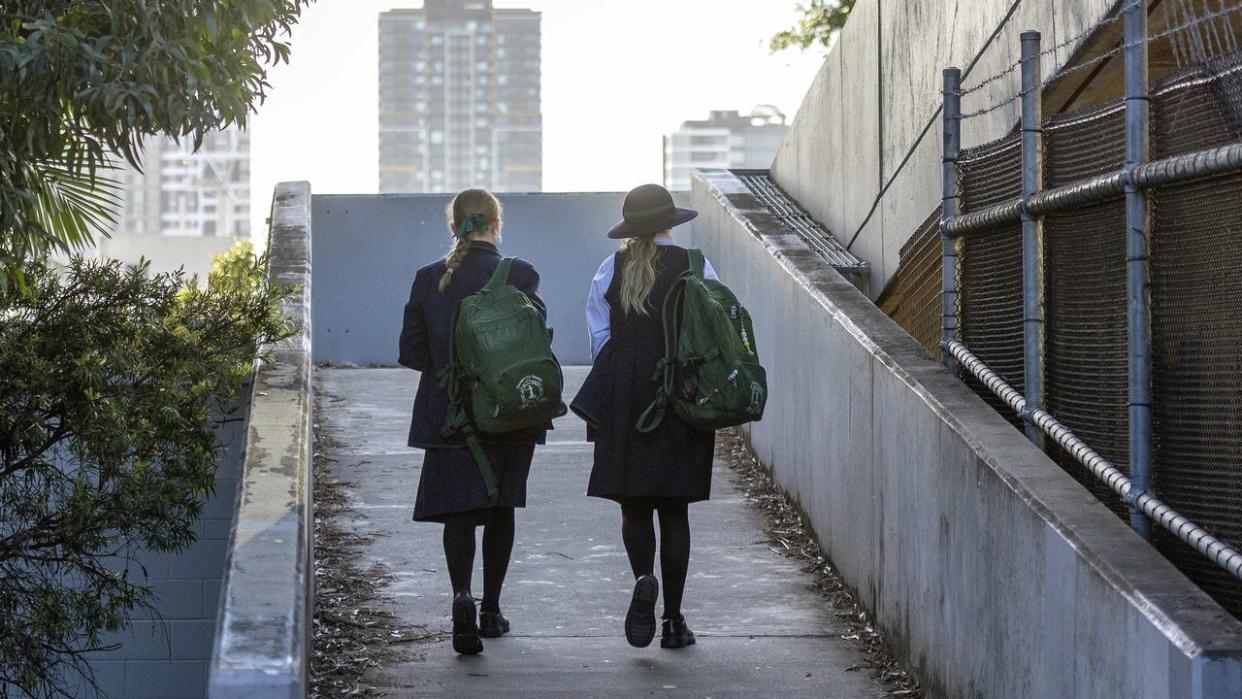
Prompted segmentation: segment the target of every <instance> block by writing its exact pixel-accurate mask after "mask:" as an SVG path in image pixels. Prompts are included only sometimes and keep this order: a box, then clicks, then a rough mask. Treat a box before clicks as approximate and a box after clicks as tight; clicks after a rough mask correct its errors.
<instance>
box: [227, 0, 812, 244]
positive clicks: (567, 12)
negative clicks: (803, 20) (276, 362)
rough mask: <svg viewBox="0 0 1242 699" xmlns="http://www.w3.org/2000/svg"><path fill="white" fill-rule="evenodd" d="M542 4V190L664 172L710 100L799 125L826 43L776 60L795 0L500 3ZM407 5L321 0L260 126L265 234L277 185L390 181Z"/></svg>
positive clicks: (303, 26)
mask: <svg viewBox="0 0 1242 699" xmlns="http://www.w3.org/2000/svg"><path fill="white" fill-rule="evenodd" d="M495 4H496V6H497V7H527V8H531V9H534V10H538V11H541V12H542V13H543V117H544V121H543V148H544V150H543V172H544V190H545V191H549V192H554V191H565V192H573V191H622V190H627V189H629V188H631V187H633V186H635V185H638V184H642V183H644V182H659V181H660V180H661V147H662V146H661V136H662V135H663V134H665V133H668V132H670V131H673V130H675V129H676V128H677V126H678V125H679V124H680V123H681V122H682V121H685V120H687V119H702V118H706V116H707V112H708V111H709V110H712V109H737V110H741V111H743V112H748V111H749V110H750V109H751V108H752V107H754V106H755V105H758V104H774V105H776V106H777V107H779V108H781V109H782V110H785V111H786V112H787V113H788V115H789V118H790V119H791V120H792V118H793V115H794V113H795V112H796V111H797V108H798V105H799V104H801V101H802V97H803V95H804V93H805V92H806V90H807V88H809V87H810V84H811V80H812V79H813V78H814V76H815V73H816V72H817V71H818V69H819V67H820V65H821V63H822V61H823V56H822V52H820V51H817V50H811V51H809V52H806V53H801V52H798V51H796V50H795V51H785V52H782V53H780V54H776V55H773V54H771V53H770V52H769V51H768V48H767V42H768V39H769V38H770V37H771V35H772V34H774V33H775V32H777V31H779V30H781V29H784V28H786V27H788V26H790V25H792V24H793V22H794V19H795V14H794V8H795V5H796V4H797V3H796V0H625V1H624V2H621V1H619V0H496V3H495ZM421 5H422V3H421V1H418V2H401V0H383V1H379V0H318V1H317V2H316V3H314V4H313V5H311V6H310V7H309V8H308V9H306V10H305V12H304V13H303V15H302V19H301V22H300V23H299V24H298V26H297V28H296V29H295V31H294V34H293V39H292V42H293V58H292V62H291V63H290V64H289V65H282V66H280V67H278V68H276V69H275V70H273V71H272V73H271V75H270V79H271V82H272V90H271V94H270V96H269V98H268V100H267V103H266V104H264V105H263V106H261V107H260V108H259V112H258V114H257V115H255V116H254V117H253V120H252V122H251V134H252V146H251V147H252V162H251V169H252V181H251V183H252V187H253V201H252V208H253V212H254V216H253V219H254V224H255V229H254V230H255V232H256V233H260V232H261V231H262V230H263V228H262V227H261V224H262V222H263V220H264V218H266V216H267V212H268V207H269V204H270V198H271V191H272V187H273V186H274V185H275V183H276V182H279V181H281V180H310V181H311V184H312V186H313V188H314V191H315V192H318V193H369V192H375V191H376V189H377V188H378V174H377V164H376V158H377V156H376V151H377V148H378V145H377V143H378V133H377V120H378V117H377V102H378V96H377V92H378V87H377V81H378V77H377V76H378V59H377V51H378V49H377V44H376V42H377V36H376V34H377V23H378V16H379V13H380V12H382V11H384V10H389V9H393V8H396V7H419V6H421Z"/></svg>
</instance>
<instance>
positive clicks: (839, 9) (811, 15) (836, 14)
mask: <svg viewBox="0 0 1242 699" xmlns="http://www.w3.org/2000/svg"><path fill="white" fill-rule="evenodd" d="M854 2H855V0H810V2H809V3H801V2H800V3H798V14H799V15H800V19H799V20H798V24H797V26H794V27H793V28H791V29H786V30H785V31H783V32H779V33H777V34H776V36H773V37H772V41H771V43H770V44H769V46H770V47H771V49H772V50H773V51H783V50H785V49H788V48H793V47H797V48H800V49H802V50H804V51H805V50H806V49H808V48H810V47H811V46H820V47H823V48H824V50H827V49H829V48H831V47H832V41H833V38H834V37H836V35H837V32H839V31H841V29H842V28H844V27H845V23H846V22H847V21H848V20H849V18H850V12H851V11H852V10H853V9H854Z"/></svg>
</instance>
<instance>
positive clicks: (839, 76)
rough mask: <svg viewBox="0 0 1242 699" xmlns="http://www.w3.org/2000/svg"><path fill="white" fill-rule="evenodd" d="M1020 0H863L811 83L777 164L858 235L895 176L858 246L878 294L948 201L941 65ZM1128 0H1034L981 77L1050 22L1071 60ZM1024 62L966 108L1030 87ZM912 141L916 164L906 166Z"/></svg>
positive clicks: (996, 118) (981, 134) (982, 134)
mask: <svg viewBox="0 0 1242 699" xmlns="http://www.w3.org/2000/svg"><path fill="white" fill-rule="evenodd" d="M1012 4H1013V3H1012V2H1010V0H858V4H857V5H855V7H854V10H853V13H852V14H851V16H850V21H849V23H848V24H847V25H846V27H845V30H844V31H843V32H842V33H841V36H840V39H839V40H838V42H837V45H836V47H835V48H834V49H833V50H832V52H831V53H830V54H829V56H828V59H827V60H826V61H825V62H824V67H823V69H821V71H820V73H819V75H818V76H817V77H816V79H815V82H814V84H813V85H812V86H811V88H810V90H809V91H808V92H807V95H806V98H805V100H804V101H803V103H802V107H801V109H799V111H798V114H797V116H796V117H795V119H794V121H793V126H792V127H791V128H790V130H789V133H788V135H787V136H786V137H785V141H784V142H783V143H782V144H781V149H780V152H779V153H778V155H777V157H776V162H775V163H774V164H773V166H772V176H773V178H774V179H775V180H776V181H777V182H778V183H780V185H781V187H782V188H784V189H785V191H787V192H789V194H790V195H792V196H793V197H794V198H795V199H797V200H798V201H799V202H800V203H801V204H802V205H803V206H804V207H805V208H806V209H807V210H808V211H810V212H811V214H812V215H813V216H815V218H816V219H818V220H819V221H820V222H821V223H823V224H824V225H826V226H827V227H828V228H829V230H831V231H833V232H834V233H835V234H836V235H837V237H838V238H840V239H841V240H842V242H844V243H849V241H850V239H851V238H852V237H853V235H854V234H855V232H857V231H859V228H860V226H862V225H863V222H864V221H867V220H868V213H869V212H870V211H871V209H872V204H873V202H874V201H875V200H876V197H877V195H878V194H879V192H880V191H881V189H882V188H883V185H884V184H885V183H887V182H889V181H890V180H892V181H893V182H892V186H891V187H890V188H889V190H888V193H887V195H886V196H885V197H884V198H883V199H882V201H881V203H880V205H879V206H878V207H877V208H876V210H875V212H874V214H872V215H871V217H870V220H869V221H868V223H867V225H866V227H865V228H862V231H861V234H860V235H859V236H858V239H857V242H855V243H854V245H853V247H852V248H851V251H852V252H854V253H855V254H857V255H859V256H860V257H862V258H864V259H866V260H868V261H869V262H871V264H872V279H871V292H872V294H873V295H874V296H878V295H879V294H880V292H881V291H883V290H884V285H885V284H886V283H887V282H888V280H889V279H890V278H891V277H892V275H893V273H894V272H895V271H896V269H897V263H898V260H899V252H900V250H901V246H902V245H903V244H904V243H905V242H906V241H907V240H908V239H909V237H910V236H911V235H912V234H913V233H914V231H915V230H916V229H917V228H918V226H919V224H921V223H922V222H923V220H924V219H926V218H927V215H928V214H929V213H930V212H931V211H932V209H934V208H935V207H937V206H939V205H940V199H941V183H940V148H941V136H942V130H941V127H940V121H939V119H937V120H936V122H935V124H934V125H933V126H932V128H931V129H930V131H928V133H927V135H926V137H925V138H924V139H923V140H922V142H921V143H920V144H919V145H918V146H917V147H915V143H916V142H918V137H919V134H920V133H921V132H922V130H923V128H924V126H926V124H927V123H928V121H929V120H930V119H931V118H932V117H933V116H934V115H935V113H936V110H937V108H938V107H939V106H940V103H941V94H940V93H941V88H942V78H941V72H942V71H943V69H944V68H947V67H949V66H957V67H960V68H963V69H965V67H966V66H967V65H968V64H969V63H970V62H971V61H972V60H973V59H974V57H975V56H976V55H977V54H980V51H983V47H984V45H985V44H986V43H987V40H988V37H989V36H991V34H992V32H993V31H994V30H995V29H996V28H997V27H998V26H1001V24H1002V19H1003V18H1004V17H1005V14H1006V13H1007V12H1008V11H1009V8H1010V7H1011V6H1012ZM1114 4H1116V0H1074V2H1063V1H1062V0H1025V1H1024V2H1022V3H1020V4H1019V5H1018V10H1017V11H1016V13H1015V14H1014V15H1013V16H1012V17H1011V18H1010V19H1009V20H1008V22H1006V23H1004V25H1003V29H1002V30H1001V32H1000V33H999V34H998V35H997V37H996V39H995V40H994V41H993V42H992V44H991V45H990V47H989V48H988V49H987V50H986V51H983V52H982V54H981V56H980V60H979V62H978V64H977V65H976V66H975V68H974V70H973V71H972V72H971V73H970V74H968V75H967V76H966V77H965V78H964V85H965V86H966V87H968V88H969V87H970V86H972V85H975V84H977V83H979V82H981V81H982V80H983V79H984V78H987V77H989V76H993V75H996V74H998V73H1000V72H1001V71H1003V70H1005V69H1007V68H1008V67H1009V66H1011V65H1013V64H1014V63H1016V62H1017V60H1018V56H1019V35H1020V34H1021V33H1022V32H1023V31H1027V30H1032V29H1033V30H1037V31H1040V32H1042V33H1043V40H1044V46H1045V47H1048V48H1051V47H1054V46H1057V45H1059V44H1062V43H1068V45H1067V46H1064V47H1062V48H1060V49H1059V50H1057V52H1056V53H1055V55H1054V56H1048V57H1046V58H1045V59H1044V61H1043V66H1042V67H1043V71H1044V74H1045V76H1050V75H1052V73H1054V72H1055V70H1056V68H1057V67H1058V66H1061V65H1064V64H1065V63H1066V61H1068V60H1069V58H1070V56H1071V54H1072V53H1073V51H1074V50H1075V49H1076V48H1077V47H1078V45H1079V44H1080V43H1081V42H1080V41H1078V38H1079V37H1080V36H1082V35H1084V34H1085V33H1086V32H1088V31H1089V29H1090V28H1091V27H1093V26H1094V25H1095V24H1096V22H1097V21H1098V20H1099V18H1101V17H1102V16H1103V15H1104V14H1105V13H1106V12H1107V11H1108V9H1109V8H1110V7H1112V6H1113V5H1114ZM1018 88H1019V83H1018V73H1017V72H1016V71H1015V72H1014V73H1013V74H1012V75H1011V76H1010V77H1009V78H1006V79H1002V80H998V81H995V82H993V83H990V84H989V85H988V86H987V87H986V88H984V89H982V90H980V91H979V92H976V93H974V94H971V95H967V96H966V97H965V98H964V99H963V103H962V109H963V111H964V112H972V111H978V110H981V109H983V108H985V107H987V106H989V105H992V104H996V103H999V102H1003V101H1005V100H1007V99H1008V98H1010V97H1012V96H1015V95H1016V94H1017V92H1018ZM1019 107H1020V105H1019V104H1018V103H1017V102H1013V103H1012V104H1009V105H1008V106H1007V107H1005V108H1002V109H999V110H996V111H994V112H992V113H990V114H988V115H985V116H980V117H978V118H974V119H969V120H967V121H965V122H964V124H963V143H964V145H966V146H971V145H979V144H982V143H986V142H988V141H991V140H994V139H996V138H1000V137H1001V136H1004V135H1005V134H1006V133H1008V132H1009V131H1010V130H1011V129H1012V128H1013V127H1014V125H1015V124H1016V123H1017V121H1018V118H1019V115H1020V109H1019ZM911 149H913V151H912V153H913V154H912V156H911V158H910V161H909V164H907V165H906V166H905V168H904V169H903V170H902V171H901V173H900V174H899V175H897V176H896V179H895V180H894V175H895V173H897V170H898V166H899V165H900V164H901V161H902V159H903V158H904V157H905V155H906V154H907V153H908V152H911Z"/></svg>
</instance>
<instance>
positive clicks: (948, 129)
mask: <svg viewBox="0 0 1242 699" xmlns="http://www.w3.org/2000/svg"><path fill="white" fill-rule="evenodd" d="M961 87H962V71H961V70H959V69H957V68H946V69H945V71H944V150H943V151H942V155H941V176H942V178H943V185H944V198H943V200H942V202H941V209H940V241H941V242H940V245H941V267H942V270H941V277H942V285H941V290H942V292H943V293H942V296H943V305H942V310H941V335H940V339H941V342H948V341H950V340H956V339H957V242H956V241H955V240H954V239H953V238H951V237H949V234H948V230H947V227H946V226H945V224H946V223H947V222H948V221H949V219H951V218H953V217H955V216H957V215H958V211H959V208H960V207H959V200H958V193H957V158H958V154H959V153H960V151H961V148H962V95H961ZM942 352H943V355H942V356H943V359H944V365H945V367H946V368H948V369H949V371H952V372H954V373H957V360H955V359H954V358H953V355H952V354H950V353H949V351H948V350H942Z"/></svg>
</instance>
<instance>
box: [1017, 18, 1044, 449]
mask: <svg viewBox="0 0 1242 699" xmlns="http://www.w3.org/2000/svg"><path fill="white" fill-rule="evenodd" d="M1039 45H1040V35H1039V32H1023V34H1022V199H1023V202H1024V203H1023V206H1022V309H1023V314H1022V315H1023V323H1022V328H1023V331H1022V332H1023V357H1024V362H1023V378H1024V386H1025V388H1026V410H1027V414H1026V415H1023V416H1022V420H1023V422H1024V423H1025V425H1026V436H1027V438H1028V439H1030V440H1031V441H1032V442H1034V443H1036V444H1042V443H1043V441H1044V435H1043V431H1042V430H1040V429H1039V427H1038V426H1036V424H1035V421H1034V419H1032V417H1031V416H1032V415H1033V414H1034V412H1035V411H1036V410H1039V409H1041V408H1043V407H1044V272H1043V269H1044V224H1043V220H1042V219H1041V218H1039V217H1037V216H1032V215H1031V214H1030V212H1028V211H1027V210H1026V206H1025V201H1026V199H1027V197H1030V196H1033V195H1035V194H1036V193H1038V192H1039V191H1040V190H1042V189H1043V187H1044V162H1043V161H1044V132H1043V113H1044V111H1043V106H1042V101H1043V89H1042V85H1041V76H1040V55H1039Z"/></svg>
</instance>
